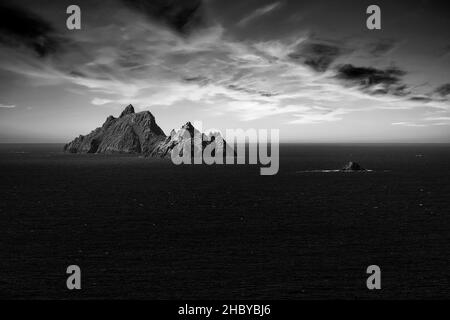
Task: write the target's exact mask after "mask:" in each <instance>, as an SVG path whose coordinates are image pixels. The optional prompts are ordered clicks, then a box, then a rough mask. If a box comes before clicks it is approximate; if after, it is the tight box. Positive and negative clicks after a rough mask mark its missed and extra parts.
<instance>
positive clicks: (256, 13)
mask: <svg viewBox="0 0 450 320" xmlns="http://www.w3.org/2000/svg"><path fill="white" fill-rule="evenodd" d="M280 6H281V3H280V2H274V3H272V4H269V5H266V6H264V7H261V8H258V9H256V10H254V11H253V12H252V13H250V14H249V15H248V16H246V17H244V18H242V19H241V20H240V21H239V22H238V23H237V24H238V26H240V27H244V26H246V25H247V24H248V23H249V22H251V21H252V20H255V19H257V18H259V17H261V16H263V15H266V14H268V13H270V12H272V11H274V10H275V9H278V8H279V7H280Z"/></svg>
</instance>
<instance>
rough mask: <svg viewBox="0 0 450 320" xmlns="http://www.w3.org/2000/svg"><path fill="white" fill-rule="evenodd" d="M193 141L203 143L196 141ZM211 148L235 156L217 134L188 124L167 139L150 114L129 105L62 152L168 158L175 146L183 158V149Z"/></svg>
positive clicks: (194, 150) (78, 138)
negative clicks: (203, 131)
mask: <svg viewBox="0 0 450 320" xmlns="http://www.w3.org/2000/svg"><path fill="white" fill-rule="evenodd" d="M219 137H220V139H219ZM196 138H197V139H201V140H202V141H195V140H194V139H196ZM194 141H195V142H197V143H194ZM211 144H213V145H212V146H211V147H215V146H216V145H217V146H218V147H224V154H225V155H226V154H227V152H230V151H231V152H234V151H232V149H231V148H230V146H228V145H227V144H226V142H225V140H224V139H222V138H221V136H220V134H219V133H210V134H209V135H205V134H204V133H200V132H199V131H198V130H197V129H195V128H194V126H193V125H192V124H191V123H190V122H187V123H186V124H185V125H183V126H182V127H181V129H179V130H178V131H175V130H172V132H171V133H170V135H169V136H166V135H165V134H164V132H163V130H162V129H161V128H160V127H159V126H158V125H157V124H156V121H155V117H154V116H153V115H152V114H151V113H150V111H143V112H139V113H136V112H135V110H134V107H133V106H132V105H131V104H130V105H128V106H127V107H126V108H125V110H123V112H122V113H121V115H120V116H119V117H118V118H115V117H113V116H109V117H108V118H107V119H106V121H105V123H104V124H103V125H102V126H101V127H99V128H97V129H95V130H93V131H92V132H91V133H89V134H87V135H84V136H83V135H80V136H79V137H77V138H75V139H74V140H73V141H71V142H69V143H68V144H66V145H65V146H64V151H65V152H67V153H129V154H142V155H144V156H150V157H161V158H167V157H168V158H170V155H171V152H172V150H173V149H174V148H175V147H177V146H178V150H180V151H179V153H180V155H182V152H183V150H184V146H186V147H191V150H193V151H192V153H195V152H201V151H203V150H204V148H205V147H206V146H208V145H211ZM198 146H201V149H202V150H196V149H200V148H199V147H198ZM214 150H215V148H214ZM213 156H214V154H213Z"/></svg>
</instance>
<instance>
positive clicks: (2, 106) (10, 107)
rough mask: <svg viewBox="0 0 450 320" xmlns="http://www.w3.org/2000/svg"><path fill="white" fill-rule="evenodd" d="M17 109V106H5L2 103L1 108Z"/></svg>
mask: <svg viewBox="0 0 450 320" xmlns="http://www.w3.org/2000/svg"><path fill="white" fill-rule="evenodd" d="M15 107H16V106H15V105H5V104H1V103H0V108H5V109H13V108H15Z"/></svg>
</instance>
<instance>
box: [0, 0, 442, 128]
mask: <svg viewBox="0 0 450 320" xmlns="http://www.w3.org/2000/svg"><path fill="white" fill-rule="evenodd" d="M148 3H150V2H148ZM151 3H152V4H147V2H143V1H137V2H133V3H132V2H129V3H128V5H129V6H130V8H132V10H125V12H121V14H118V15H114V16H113V17H111V19H113V20H112V21H110V20H108V24H106V25H105V24H104V23H100V24H99V25H91V26H89V32H88V33H77V32H74V33H70V34H69V35H68V37H70V39H68V40H69V41H70V43H75V42H76V43H79V44H80V50H65V52H63V53H62V54H61V56H60V57H58V59H39V58H38V57H36V56H29V55H27V54H25V53H24V52H22V51H21V50H13V48H8V50H2V51H1V52H0V68H1V69H4V70H8V71H10V72H14V73H17V74H20V75H23V76H24V78H25V79H26V80H27V85H32V86H55V85H63V86H65V87H66V88H67V89H68V90H77V91H79V92H82V93H83V95H84V96H86V97H88V99H89V100H90V101H91V104H93V105H95V106H101V105H107V106H110V105H112V104H114V105H117V104H121V105H126V104H129V103H132V104H134V105H137V106H141V107H144V106H145V107H152V108H158V107H160V106H168V107H170V106H174V105H176V104H178V105H180V104H182V103H184V102H193V103H194V104H195V105H197V106H198V108H201V109H202V110H205V112H206V113H207V116H211V115H220V114H222V115H223V114H227V115H230V116H233V117H235V118H236V119H238V120H240V121H254V120H258V119H263V118H269V117H279V118H281V117H284V118H283V120H282V121H284V122H289V123H291V124H310V123H321V122H331V121H340V120H342V119H344V118H345V116H346V115H348V114H351V113H354V112H361V111H372V110H379V109H383V110H412V109H417V110H431V109H438V110H442V111H445V110H448V108H449V106H448V103H447V101H436V99H433V98H430V100H427V101H425V100H412V99H411V98H412V96H411V95H408V94H407V93H408V92H409V89H408V88H407V87H406V86H405V85H404V84H403V83H402V75H403V74H404V73H403V72H402V71H400V70H398V69H395V68H388V69H382V70H381V69H375V68H367V67H355V66H353V65H344V66H338V67H337V68H335V67H332V65H333V63H334V62H335V60H336V59H337V58H338V57H340V56H342V55H343V54H345V51H346V49H345V48H343V46H341V45H338V44H335V43H333V42H331V41H323V40H318V39H313V38H311V37H310V36H308V34H307V33H304V34H302V35H298V34H296V36H295V37H287V36H286V37H280V39H279V40H271V41H252V40H245V41H244V40H241V41H238V40H236V39H234V38H233V37H232V36H230V35H229V34H227V32H226V30H224V28H223V27H222V26H221V25H219V24H215V25H210V26H207V25H203V24H196V23H193V20H192V19H191V18H190V16H189V15H187V16H186V15H185V14H184V13H182V12H183V11H181V13H179V14H181V16H180V21H184V22H185V23H184V22H180V24H177V23H175V24H174V23H172V19H175V18H174V17H175V16H177V14H178V13H177V12H178V11H174V12H172V11H171V10H169V9H170V5H169V9H167V10H168V11H167V12H166V13H164V14H162V16H161V17H159V18H158V17H155V16H154V15H155V14H156V13H155V12H158V10H160V9H158V8H159V7H158V5H160V4H161V3H163V2H161V1H156V2H153V1H151ZM155 3H156V4H155ZM164 3H165V2H164ZM171 3H172V2H171ZM186 3H189V1H188V2H186ZM193 3H195V2H193ZM147 5H148V6H150V7H145V8H143V9H142V10H141V11H139V10H138V7H139V6H147ZM152 6H156V7H152ZM194 7H195V6H194ZM146 8H147V9H148V10H150V11H149V12H147V11H145V10H144V9H146ZM155 8H156V9H155ZM152 10H156V11H152ZM194 11H195V12H197V9H195V10H194ZM141 12H144V13H145V14H142V13H141ZM195 15H196V13H195ZM130 20H132V21H133V23H131V24H130V23H129V22H130ZM175 20H177V19H175ZM194 20H195V19H194ZM206 20H207V19H205V21H206ZM194 31H195V32H194ZM111 34H113V35H114V37H111ZM381 93H383V94H381ZM414 96H417V95H414ZM441 100H442V99H441ZM149 104H151V105H150V106H149Z"/></svg>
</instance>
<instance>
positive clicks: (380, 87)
mask: <svg viewBox="0 0 450 320" xmlns="http://www.w3.org/2000/svg"><path fill="white" fill-rule="evenodd" d="M404 75H405V72H404V71H403V70H400V69H398V68H395V67H391V68H387V69H384V70H381V69H375V68H368V67H355V66H353V65H351V64H345V65H341V66H338V67H337V75H336V77H337V78H338V79H342V80H344V81H347V82H351V83H353V84H356V85H359V86H361V87H362V88H363V89H374V90H373V91H371V93H372V94H387V93H390V94H394V95H398V96H405V95H407V94H409V91H408V88H407V86H406V85H404V84H402V83H401V78H402V76H404Z"/></svg>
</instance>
